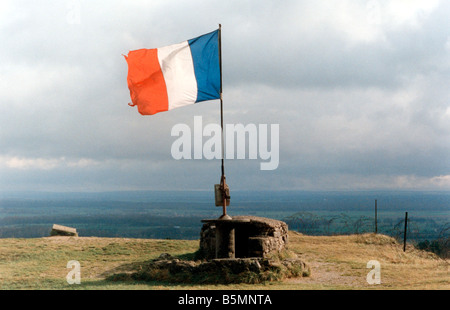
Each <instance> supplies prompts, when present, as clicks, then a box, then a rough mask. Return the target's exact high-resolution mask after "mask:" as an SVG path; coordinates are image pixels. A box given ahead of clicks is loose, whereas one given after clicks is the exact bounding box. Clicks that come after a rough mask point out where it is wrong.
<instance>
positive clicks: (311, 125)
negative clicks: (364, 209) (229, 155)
mask: <svg viewBox="0 0 450 310" xmlns="http://www.w3.org/2000/svg"><path fill="white" fill-rule="evenodd" d="M449 16H450V1H437V0H424V1H418V0H390V1H384V0H370V1H347V0H339V1H330V0H325V1H321V0H314V1H313V0H309V1H300V0H298V1H266V0H259V1H241V0H240V1H211V0H208V1H206V0H205V1H168V0H163V1H92V0H90V1H87V0H83V1H17V0H15V1H7V0H1V2H0V38H1V48H0V190H1V191H10V190H43V191H108V190H147V189H153V190H172V189H180V190H187V189H194V190H212V188H213V184H214V183H218V182H219V180H220V160H206V159H203V160H178V161H177V160H175V159H173V158H172V155H171V145H172V143H173V142H174V141H175V140H176V137H172V136H171V129H172V127H173V126H174V125H176V124H179V123H185V124H188V125H189V126H193V119H194V116H202V117H203V122H204V124H207V123H219V117H220V114H219V101H217V100H214V101H207V102H203V103H199V104H197V105H194V106H188V107H183V108H179V109H175V110H172V111H169V112H164V113H159V114H157V115H154V116H142V115H140V114H139V113H138V112H137V109H136V107H134V108H132V107H129V106H128V102H130V96H129V90H128V87H127V82H126V78H127V70H128V68H127V64H126V61H125V60H124V57H123V56H122V54H127V53H128V52H129V51H130V50H135V49H140V48H155V47H162V46H166V45H170V44H175V43H179V42H181V41H184V40H187V39H191V38H193V37H196V36H199V35H201V34H204V33H207V32H210V31H213V30H215V29H217V28H218V24H219V23H221V24H222V51H223V91H224V122H225V123H230V124H237V123H242V124H250V123H251V124H256V125H258V124H279V128H280V146H279V155H280V162H279V166H278V169H276V170H273V171H261V170H260V162H261V160H259V159H258V160H248V159H247V160H226V162H225V164H226V165H225V170H226V171H225V172H226V175H227V181H228V183H229V185H230V187H231V190H232V191H233V190H238V189H240V190H255V189H257V190H265V189H270V190H284V189H295V190H366V189H369V190H370V189H375V190H378V189H408V190H409V189H413V190H450V87H449V85H450V19H449Z"/></svg>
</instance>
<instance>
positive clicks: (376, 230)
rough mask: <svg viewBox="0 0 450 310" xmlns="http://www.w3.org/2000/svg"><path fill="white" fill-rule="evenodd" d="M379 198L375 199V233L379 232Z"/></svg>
mask: <svg viewBox="0 0 450 310" xmlns="http://www.w3.org/2000/svg"><path fill="white" fill-rule="evenodd" d="M377 220H378V219H377V200H376V199H375V234H377V233H378V223H377Z"/></svg>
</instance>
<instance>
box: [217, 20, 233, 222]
mask: <svg viewBox="0 0 450 310" xmlns="http://www.w3.org/2000/svg"><path fill="white" fill-rule="evenodd" d="M219 69H220V128H221V133H222V176H221V178H220V187H221V191H222V199H223V204H222V211H223V214H222V216H221V217H220V218H221V219H227V218H230V217H229V216H228V215H227V200H228V199H229V196H228V195H229V194H228V193H229V191H227V190H228V185H227V183H226V178H225V165H224V158H225V151H224V149H225V143H224V135H223V94H222V25H221V24H219Z"/></svg>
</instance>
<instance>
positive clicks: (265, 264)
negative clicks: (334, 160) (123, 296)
mask: <svg viewBox="0 0 450 310" xmlns="http://www.w3.org/2000/svg"><path fill="white" fill-rule="evenodd" d="M309 273H310V269H309V267H308V266H307V265H306V264H305V263H304V262H303V261H302V260H300V259H299V258H289V259H285V260H277V259H268V258H260V257H252V258H234V259H229V258H224V259H212V260H208V261H186V260H180V259H177V258H173V257H171V256H170V255H166V254H164V255H161V256H160V257H159V258H157V259H154V260H152V261H149V262H148V263H146V264H145V266H141V267H140V270H139V271H137V272H133V273H129V274H119V275H114V276H111V277H109V278H108V279H109V280H113V281H114V280H122V281H123V280H127V279H130V280H138V281H164V282H173V283H204V284H229V283H262V282H267V281H277V280H282V279H284V278H292V277H304V276H308V275H309Z"/></svg>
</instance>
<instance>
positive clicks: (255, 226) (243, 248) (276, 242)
mask: <svg viewBox="0 0 450 310" xmlns="http://www.w3.org/2000/svg"><path fill="white" fill-rule="evenodd" d="M233 220H242V222H241V223H237V224H235V232H234V236H235V242H234V244H235V257H236V258H246V257H267V256H268V255H269V254H271V253H274V252H275V253H276V252H280V251H282V250H284V249H285V248H286V246H287V243H288V226H287V224H286V223H284V222H282V221H278V220H273V219H269V218H264V217H256V216H234V217H233ZM200 255H201V256H202V257H204V258H206V259H213V258H216V257H215V256H216V226H215V224H214V223H205V224H203V227H202V230H201V232H200Z"/></svg>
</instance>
